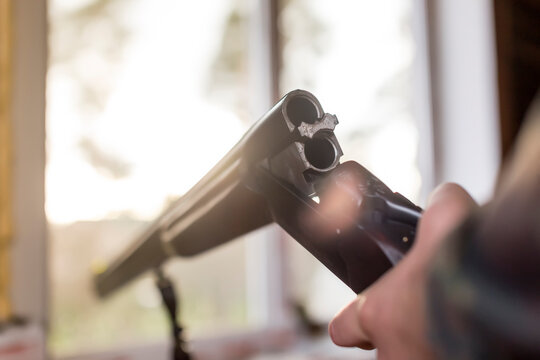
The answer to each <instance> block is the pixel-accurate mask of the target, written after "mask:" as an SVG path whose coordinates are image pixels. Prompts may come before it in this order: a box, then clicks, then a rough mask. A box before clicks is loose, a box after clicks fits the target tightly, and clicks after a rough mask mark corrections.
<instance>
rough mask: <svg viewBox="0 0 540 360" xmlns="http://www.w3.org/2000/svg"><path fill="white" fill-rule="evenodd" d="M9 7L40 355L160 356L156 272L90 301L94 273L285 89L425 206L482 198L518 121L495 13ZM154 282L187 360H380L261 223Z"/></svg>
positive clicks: (163, 340) (309, 4) (417, 3)
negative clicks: (444, 187) (447, 193)
mask: <svg viewBox="0 0 540 360" xmlns="http://www.w3.org/2000/svg"><path fill="white" fill-rule="evenodd" d="M2 1H3V2H5V3H6V4H7V3H10V2H9V1H6V0H2ZM524 3H526V4H528V2H527V1H524ZM10 6H11V10H9V11H10V14H11V15H10V16H9V17H6V19H8V20H9V21H10V24H11V23H12V24H11V25H10V24H8V25H9V26H12V27H13V28H12V29H11V30H10V28H9V26H7V27H5V26H4V29H7V31H5V33H7V34H8V35H9V34H12V35H10V36H12V37H13V38H14V39H15V40H14V41H12V42H11V43H12V44H14V45H13V46H12V47H11V48H7V50H6V51H10V54H12V55H9V57H10V58H14V59H15V60H13V61H11V62H9V63H7V65H6V69H7V71H8V72H7V73H10V72H12V74H13V75H12V78H13V81H10V82H9V83H7V84H8V85H10V86H11V90H9V89H8V90H9V93H10V94H11V95H9V96H10V98H11V99H12V100H13V105H12V116H11V117H12V118H13V119H14V120H13V121H12V128H13V137H12V139H11V140H10V141H11V142H12V143H13V145H12V146H11V145H10V146H11V148H12V149H11V150H10V151H13V154H14V155H13V158H14V161H13V164H14V165H13V167H12V168H10V167H9V166H8V167H6V169H7V170H6V171H8V172H11V173H12V174H13V176H12V178H13V179H14V180H13V181H12V182H11V183H9V182H8V183H7V184H8V185H10V186H11V187H12V188H13V191H12V198H13V201H12V203H13V206H11V205H9V204H8V205H6V207H5V209H8V210H9V211H8V212H11V213H12V215H13V216H12V217H13V219H12V222H13V223H14V226H13V228H14V229H16V230H14V231H9V232H8V235H9V236H10V237H12V238H13V239H12V241H13V244H14V245H13V247H14V254H13V257H12V262H13V265H12V268H13V269H14V270H13V280H12V281H11V283H12V285H11V286H12V287H13V291H12V292H13V293H14V295H13V296H12V298H13V300H12V302H13V303H14V304H15V305H13V306H11V307H12V308H13V309H14V310H13V311H15V312H19V313H21V314H23V315H25V316H27V317H29V318H30V319H32V320H33V321H34V322H35V323H37V324H38V326H37V327H38V329H41V330H42V331H44V333H45V334H46V336H45V337H46V339H47V351H46V353H47V354H48V356H49V357H51V358H55V359H94V358H96V359H112V358H118V357H119V356H120V357H121V358H129V359H138V358H141V359H142V358H155V359H165V358H167V342H168V336H169V333H168V332H169V329H168V324H167V319H166V317H165V313H164V310H163V308H162V306H161V299H160V297H159V294H158V293H157V290H156V289H155V284H154V279H153V278H152V277H151V276H150V275H148V276H143V277H141V278H140V279H138V280H137V281H135V282H132V283H130V284H129V285H128V286H126V287H125V288H123V289H122V290H121V291H119V292H118V293H117V294H115V295H114V296H112V297H110V298H107V299H106V300H105V301H103V300H100V299H98V298H97V297H96V295H95V293H94V290H93V284H92V271H93V270H96V269H99V268H101V267H103V265H104V264H105V263H107V262H108V261H110V260H111V259H113V258H114V257H115V256H117V255H118V254H119V253H121V252H122V251H123V250H124V249H125V248H126V247H127V246H128V245H129V244H130V243H131V242H132V241H133V240H134V238H135V236H137V235H138V234H140V233H141V232H142V231H143V230H144V229H145V228H146V227H147V226H148V224H149V223H150V222H151V221H152V220H153V219H155V218H156V217H157V216H158V215H159V214H160V213H161V212H162V211H163V210H164V209H165V208H166V207H167V206H168V205H169V204H171V202H172V201H174V200H176V199H178V198H179V197H180V196H182V194H183V193H185V192H186V191H187V190H189V188H190V187H191V186H192V185H194V184H195V183H196V182H197V181H198V180H199V179H200V178H201V177H202V176H203V175H204V174H205V173H206V172H207V171H208V170H209V169H210V168H211V167H212V166H213V165H214V164H215V163H217V162H218V161H219V159H220V158H221V157H222V156H223V155H224V154H225V153H226V152H227V150H229V149H230V148H231V147H232V146H233V145H234V144H235V143H236V142H237V141H238V140H239V138H240V137H241V136H242V134H243V133H244V132H245V131H246V130H247V129H248V128H249V126H250V125H251V124H252V123H253V122H254V121H256V120H257V119H258V117H260V116H261V115H262V114H264V113H265V112H266V111H267V110H268V109H269V108H270V107H271V106H272V104H273V103H275V102H276V101H277V100H278V99H279V98H280V97H281V96H283V95H284V94H286V93H287V92H289V91H291V90H294V89H297V88H300V89H305V90H308V91H310V92H312V93H313V94H314V95H315V96H316V97H317V98H318V99H319V100H320V102H321V104H322V106H323V108H324V110H325V111H326V112H330V113H333V114H336V115H337V117H338V119H339V121H340V124H339V125H338V127H337V128H336V134H337V137H338V139H339V141H340V143H341V146H342V148H343V152H344V154H345V155H344V157H343V160H349V159H354V160H355V161H357V162H359V163H361V164H363V165H364V166H365V167H367V168H368V169H370V170H371V171H372V172H373V173H374V174H376V175H377V176H378V177H379V178H380V179H381V180H383V181H384V182H385V183H386V184H387V185H388V186H389V187H390V188H391V189H392V190H394V191H398V192H400V193H401V194H403V195H405V196H406V197H408V198H409V199H411V200H412V201H413V202H415V203H418V204H421V205H423V204H424V203H425V199H426V197H427V194H428V193H429V192H430V191H431V190H432V189H433V188H434V186H435V185H436V184H437V183H440V182H442V181H457V182H459V183H461V184H463V185H464V186H465V187H466V188H467V189H468V190H469V191H470V192H471V193H472V194H473V196H474V197H475V198H476V199H477V200H479V201H480V202H484V201H486V200H487V199H488V198H489V196H490V193H491V191H492V189H493V186H494V184H495V180H496V173H497V170H498V167H499V164H500V161H501V159H502V157H503V155H504V154H505V153H506V152H507V151H508V149H509V148H510V146H511V142H512V139H513V135H512V134H514V135H515V132H516V131H517V128H518V127H519V123H518V122H519V121H520V120H515V119H521V115H520V111H521V110H520V109H521V108H517V107H516V108H512V106H510V105H508V101H509V100H508V98H507V97H505V94H506V93H505V92H502V91H501V92H500V93H499V92H498V91H497V81H498V78H497V72H498V73H499V74H501V72H503V71H504V70H505V69H506V68H504V66H505V63H504V61H503V60H504V59H505V57H504V56H506V55H504V54H506V53H505V51H506V50H505V49H508V48H505V47H504V46H505V44H504V43H501V41H500V40H498V39H497V37H496V32H495V27H496V25H497V29H501V28H502V29H504V26H506V25H505V24H507V23H505V21H504V20H505V19H504V16H503V15H504V14H507V13H508V11H507V10H508V9H507V8H508V7H509V6H511V5H508V4H507V2H504V1H499V2H497V1H489V0H482V1H475V2H469V1H465V0H459V1H449V0H448V1H434V2H427V1H421V0H383V1H376V2H374V1H330V0H317V1H308V0H223V1H210V0H199V1H171V0H153V1H150V0H129V1H128V0H76V1H75V0H49V1H48V2H47V3H45V2H41V1H31V0H25V1H21V2H11V5H10ZM505 6H506V8H505ZM524 6H525V5H524ZM526 6H529V5H526ZM530 6H533V5H530ZM30 9H32V11H29V10H30ZM497 11H498V12H497ZM501 14H502V15H501ZM496 15H498V17H496ZM501 16H502V17H501ZM496 19H497V21H498V22H496V21H495V20H496ZM501 19H502V20H501ZM501 24H502V25H501ZM13 34H14V35H13ZM497 46H498V47H497ZM497 54H498V55H497ZM501 54H503V55H501ZM497 56H498V62H497V61H496V59H497ZM17 59H18V60H17ZM497 66H498V68H497ZM508 69H511V67H510V65H509V67H508ZM508 69H507V71H508V72H507V74H510V75H508V76H507V77H506V80H507V81H510V80H512V79H514V78H512V77H511V75H512V74H513V75H515V74H514V73H512V72H511V71H510V70H508ZM503 73H504V72H503ZM515 76H516V77H517V75H515ZM508 79H510V80H508ZM2 80H3V81H4V79H2ZM499 81H501V80H500V78H499ZM499 84H501V83H500V82H499ZM524 97H525V95H524ZM45 104H46V106H45ZM505 106H506V107H505ZM501 109H502V110H501ZM505 111H506V112H505ZM17 119H21V120H17ZM9 131H11V130H9ZM4 144H7V143H5V142H4ZM6 164H8V163H7V162H6ZM8 193H9V192H8ZM9 194H11V193H9ZM43 208H44V210H43ZM28 209H31V210H30V211H29V210H28ZM239 216H241V214H239ZM166 271H167V273H168V274H169V275H170V276H171V277H172V278H173V280H174V282H175V285H176V286H177V289H178V290H179V292H180V295H181V317H180V318H181V321H182V323H183V325H185V327H186V329H187V330H186V331H187V335H188V338H189V339H190V340H192V341H193V342H192V346H193V349H195V350H196V351H198V352H199V354H200V355H199V356H200V358H216V359H239V358H245V359H250V358H251V359H274V358H275V359H307V358H310V359H312V358H317V359H349V358H350V359H352V358H355V359H358V358H366V359H372V358H375V353H374V352H364V351H360V350H345V349H339V348H337V347H335V346H333V345H332V344H331V343H330V340H329V339H328V337H327V335H326V324H327V322H328V321H329V320H330V319H331V317H332V315H333V314H334V313H335V312H337V311H338V310H339V309H340V308H341V307H342V306H343V305H344V304H346V303H347V302H348V301H349V300H350V299H352V298H354V296H355V294H353V293H352V292H351V291H350V290H349V289H348V288H347V287H346V286H345V285H343V284H341V283H340V282H339V280H338V279H337V278H335V277H334V276H333V275H332V274H331V273H330V272H329V271H327V270H326V269H325V268H324V267H323V266H322V265H320V264H319V263H318V262H317V261H316V260H315V259H314V258H313V257H312V256H311V255H310V254H309V253H307V252H306V251H305V250H304V249H303V248H301V247H300V246H299V245H298V244H297V243H296V242H295V241H294V240H293V239H291V238H289V237H288V236H287V235H286V234H284V233H283V232H282V231H280V230H279V229H277V228H276V227H274V226H270V227H269V228H265V229H262V230H260V231H257V232H256V233H254V234H249V235H248V236H245V237H243V238H241V239H237V240H235V241H233V242H230V243H228V244H226V245H224V246H221V247H219V248H217V249H215V250H212V251H210V252H208V253H205V254H203V255H200V256H197V257H195V258H189V259H182V258H177V259H174V260H172V261H169V262H168V263H167V266H166ZM23 283H24V284H25V285H21V284H23ZM28 289H31V290H28ZM0 290H1V289H0ZM0 295H1V291H0ZM44 329H46V330H44ZM209 349H213V350H212V351H213V352H212V351H211V350H209ZM43 354H45V352H43ZM218 354H219V355H218ZM265 354H266V355H265Z"/></svg>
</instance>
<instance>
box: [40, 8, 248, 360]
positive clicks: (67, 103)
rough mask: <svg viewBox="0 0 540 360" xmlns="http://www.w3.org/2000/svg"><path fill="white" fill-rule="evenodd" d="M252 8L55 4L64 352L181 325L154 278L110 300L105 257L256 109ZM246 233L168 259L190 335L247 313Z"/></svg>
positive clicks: (56, 267) (54, 229)
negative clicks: (99, 286)
mask: <svg viewBox="0 0 540 360" xmlns="http://www.w3.org/2000/svg"><path fill="white" fill-rule="evenodd" d="M245 9H246V6H245V4H244V3H243V2H241V1H234V0H230V1H219V2H215V1H210V0H203V1H195V2H193V1H190V2H187V1H174V2H171V1H165V0H159V1H156V0H136V1H125V0H108V1H103V0H79V1H73V0H53V1H51V2H50V3H49V11H50V14H49V17H50V56H51V57H50V67H49V73H48V90H47V100H48V114H47V115H48V120H47V150H48V156H47V158H48V159H47V170H46V171H47V173H46V176H47V184H46V189H47V203H46V210H47V216H48V219H49V222H50V231H51V259H52V260H51V277H52V280H51V286H52V291H51V298H52V331H51V342H52V350H53V351H54V352H55V353H56V354H66V353H71V352H74V351H77V352H78V351H85V350H92V351H95V350H97V349H99V348H104V347H109V346H115V347H117V346H121V345H122V344H129V343H133V342H136V341H139V340H143V341H152V340H153V339H154V340H155V339H158V338H165V337H166V336H168V324H167V322H166V319H165V316H164V313H163V310H162V309H161V307H160V299H159V297H158V296H157V292H156V291H155V290H154V284H153V279H152V278H151V277H149V276H147V277H145V278H143V279H140V280H138V281H135V282H134V283H133V284H131V285H129V286H128V287H126V288H124V289H122V290H121V291H120V292H119V293H118V294H115V295H113V296H112V297H111V298H109V299H107V300H106V301H100V300H99V299H97V298H96V296H95V295H94V292H93V288H92V282H91V268H92V266H101V265H100V264H101V263H102V262H103V261H107V260H110V259H112V258H114V256H115V255H117V254H118V253H119V252H121V251H122V250H123V249H125V247H126V246H127V244H128V243H130V242H131V241H132V240H133V238H134V237H135V236H136V235H137V234H139V233H140V232H141V231H142V230H143V229H144V228H145V227H146V226H147V225H148V222H149V221H150V220H152V219H153V218H154V217H155V216H157V215H158V214H159V213H160V212H161V211H162V210H163V209H164V208H165V207H166V206H167V204H169V203H170V202H171V201H172V200H174V199H176V198H178V196H180V195H181V194H182V193H183V192H185V191H186V190H188V189H189V188H190V187H191V186H192V185H193V184H194V183H195V182H196V181H197V180H199V179H200V178H201V177H202V175H204V174H205V173H206V172H207V171H208V170H209V169H210V168H211V167H212V166H213V165H214V164H215V163H216V162H217V161H218V160H219V159H220V158H221V157H222V156H223V155H224V154H225V153H226V151H227V150H228V149H229V148H231V147H232V146H233V145H234V143H235V142H236V141H237V140H238V139H239V138H240V136H241V135H242V134H243V132H244V131H245V129H246V128H247V127H248V125H249V122H250V121H252V119H251V117H250V116H247V113H248V111H247V107H248V106H249V104H248V103H246V101H245V99H246V98H247V95H246V94H247V93H248V89H247V82H248V74H247V64H246V56H247V36H248V34H247V29H246V27H247V19H246V17H247V15H246V13H245ZM244 245H245V244H244V241H235V242H232V243H230V244H228V245H225V246H223V247H222V248H219V249H217V250H215V251H212V252H210V253H208V254H207V255H205V256H203V257H200V258H194V259H187V260H186V259H182V260H178V261H176V260H175V261H171V262H170V263H169V264H168V266H167V270H168V272H169V273H171V274H172V277H173V278H174V280H175V283H176V284H178V286H179V291H180V293H181V296H182V320H183V323H184V324H186V325H187V327H188V328H189V330H190V334H197V333H200V332H202V331H203V330H204V331H205V334H206V333H208V329H210V330H211V331H219V330H222V329H231V328H236V327H243V326H245V325H246V322H247V317H246V301H245V299H246V289H245V287H246V285H245V263H244V258H245V255H244Z"/></svg>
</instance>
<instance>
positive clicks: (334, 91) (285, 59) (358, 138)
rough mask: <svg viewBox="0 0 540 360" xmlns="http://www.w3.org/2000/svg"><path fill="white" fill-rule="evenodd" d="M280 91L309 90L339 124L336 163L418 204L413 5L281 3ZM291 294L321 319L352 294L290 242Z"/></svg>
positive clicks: (393, 1)
mask: <svg viewBox="0 0 540 360" xmlns="http://www.w3.org/2000/svg"><path fill="white" fill-rule="evenodd" d="M281 4H282V6H281V9H282V10H281V13H280V29H281V40H282V44H283V45H282V64H283V69H282V73H281V77H280V88H281V89H282V92H286V91H288V90H289V89H294V88H304V89H307V90H310V91H312V92H313V93H314V94H315V95H316V96H317V97H318V98H319V100H320V101H321V103H322V105H323V107H324V109H325V111H327V112H331V113H335V114H336V115H337V117H338V119H339V121H340V124H339V125H338V126H337V127H336V135H337V137H338V140H339V141H340V143H341V146H342V148H343V152H344V154H345V155H344V157H343V158H342V159H343V161H346V160H355V161H357V162H359V163H361V164H362V165H364V166H366V167H367V168H368V169H370V171H372V172H373V173H374V174H375V175H376V176H377V177H379V178H380V179H381V180H382V181H384V182H385V183H386V184H387V185H388V186H389V187H390V188H391V189H392V190H394V191H398V192H400V193H402V194H403V195H405V196H406V197H408V198H409V199H411V200H413V201H417V200H418V194H419V190H420V185H421V182H420V175H419V171H418V167H417V148H418V130H417V129H418V127H417V125H416V123H415V121H414V114H413V106H412V103H413V96H415V91H414V86H413V85H414V84H413V81H414V79H413V71H412V64H413V61H414V55H415V49H414V41H413V35H412V29H411V28H412V16H411V15H412V14H411V12H412V0H407V1H403V0H383V1H345V2H339V3H337V2H335V1H331V0H320V1H309V0H287V1H282V3H281ZM290 244H291V253H290V269H289V273H290V274H291V277H292V279H291V285H292V286H291V291H293V292H294V293H295V296H296V297H297V298H300V299H303V300H304V301H305V302H306V303H307V306H308V308H309V309H311V313H312V314H313V315H314V316H316V317H318V318H321V319H322V320H328V319H329V318H330V317H331V316H332V315H333V314H334V313H335V312H336V311H337V310H338V309H339V308H340V307H341V306H343V304H345V301H346V300H345V299H346V298H347V297H352V296H354V294H352V292H351V291H350V290H349V289H348V288H346V287H345V285H343V284H341V283H340V282H339V281H338V280H337V278H335V276H333V275H332V274H330V272H329V271H328V270H326V269H325V268H324V267H322V265H320V264H319V263H318V262H317V261H315V260H314V259H313V257H311V255H309V254H307V253H306V252H305V251H304V250H303V249H302V248H300V247H299V246H298V245H297V244H295V243H294V242H293V241H291V242H290Z"/></svg>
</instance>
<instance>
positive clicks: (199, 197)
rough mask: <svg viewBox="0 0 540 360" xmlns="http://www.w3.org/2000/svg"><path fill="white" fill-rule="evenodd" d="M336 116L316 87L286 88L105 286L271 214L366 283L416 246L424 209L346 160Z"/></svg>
mask: <svg viewBox="0 0 540 360" xmlns="http://www.w3.org/2000/svg"><path fill="white" fill-rule="evenodd" d="M337 124H338V120H337V118H336V116H335V115H331V114H328V113H325V112H324V111H323V108H322V106H321V104H320V103H319V101H318V100H317V98H316V97H315V96H314V95H313V94H311V93H309V92H307V91H304V90H295V91H292V92H290V93H288V94H287V95H285V96H284V97H283V98H282V99H281V100H279V101H278V103H277V104H276V105H274V107H272V108H271V109H270V110H269V111H268V112H267V113H266V114H264V116H263V117H262V118H261V119H259V120H258V121H257V122H256V123H255V124H254V125H253V126H252V127H251V128H250V129H249V130H248V131H247V132H246V133H245V134H244V136H243V137H242V138H241V139H240V141H239V142H238V143H237V144H236V145H235V146H234V147H233V148H232V149H231V150H230V151H229V152H228V153H227V154H226V155H225V157H223V159H222V160H221V161H220V162H219V163H218V164H217V165H215V166H214V167H213V168H212V169H211V170H210V171H209V172H208V173H207V174H206V175H205V176H204V177H203V178H202V179H201V180H200V181H199V182H198V183H197V184H196V185H195V186H193V188H192V189H190V190H189V191H188V192H187V193H186V194H185V195H184V196H182V197H181V198H180V199H178V200H177V201H176V202H175V203H174V204H173V205H172V206H171V207H170V208H169V209H168V210H166V211H165V212H164V213H163V214H162V215H161V216H159V217H158V218H157V219H156V220H155V221H154V222H153V223H152V224H151V225H150V226H149V228H148V229H147V230H146V231H145V232H144V233H143V234H142V235H141V236H139V237H138V238H137V239H135V241H134V242H133V243H132V245H131V246H130V247H129V248H128V249H126V251H125V252H124V253H123V254H122V255H121V256H120V257H118V258H117V259H115V260H113V261H112V263H111V264H110V265H109V266H107V268H106V269H105V270H104V271H102V272H101V273H99V274H97V275H96V276H95V285H96V290H97V293H98V295H99V296H101V297H105V296H107V295H109V294H111V293H112V292H114V291H115V290H117V289H118V288H119V287H121V286H123V285H124V284H126V283H127V282H129V281H130V280H132V279H134V278H136V277H137V276H139V275H140V274H142V273H143V272H145V271H147V270H150V269H155V268H158V267H159V266H160V265H161V264H162V263H164V262H165V261H166V260H167V259H168V258H169V257H172V256H183V257H189V256H194V255H197V254H201V253H203V252H205V251H206V250H209V249H212V248H215V247H216V246H219V245H221V244H224V243H226V242H228V241H231V240H233V239H235V238H237V237H239V236H241V235H243V234H246V233H248V232H250V231H253V230H255V229H258V228H260V227H263V226H265V225H267V224H270V223H272V222H276V223H277V224H279V225H280V226H281V227H282V228H283V229H284V230H285V231H286V232H288V233H289V234H290V235H291V236H292V237H293V238H294V239H295V240H296V241H298V242H299V243H300V244H301V245H302V246H303V247H304V248H306V249H307V250H308V251H309V252H310V253H311V254H312V255H313V256H315V257H316V258H317V259H318V260H319V261H320V262H321V263H322V264H324V265H325V266H326V267H327V268H328V269H330V270H331V271H332V272H333V273H334V274H335V275H336V276H337V277H338V278H339V279H341V280H342V281H343V282H344V283H345V284H347V285H348V286H349V287H350V288H351V289H352V290H353V291H354V292H355V293H359V292H361V291H362V290H363V289H364V288H366V287H367V286H369V285H370V284H372V283H373V282H374V281H375V280H376V279H377V278H379V277H380V276H381V275H382V274H383V273H384V272H385V271H387V270H388V269H389V268H391V267H392V266H393V265H394V264H396V263H397V262H398V261H399V260H400V259H401V258H402V257H403V256H404V254H405V253H406V252H407V251H408V250H409V249H410V247H411V246H412V244H413V243H414V238H415V231H416V225H417V222H418V220H419V219H420V216H421V211H422V210H421V209H420V208H419V207H418V206H416V205H414V204H413V203H412V202H410V201H409V200H407V199H406V198H405V197H404V196H402V195H400V194H399V193H394V192H392V191H391V190H390V189H389V188H388V187H387V186H386V185H385V184H384V183H383V182H381V181H380V180H379V179H378V178H377V177H375V176H374V175H373V174H371V173H370V172H369V171H368V170H367V169H365V168H364V167H363V166H361V165H360V164H358V163H356V162H354V161H349V162H345V163H340V158H341V156H342V155H343V153H342V150H341V147H340V145H339V142H338V140H337V138H336V136H335V134H334V129H335V126H336V125H337Z"/></svg>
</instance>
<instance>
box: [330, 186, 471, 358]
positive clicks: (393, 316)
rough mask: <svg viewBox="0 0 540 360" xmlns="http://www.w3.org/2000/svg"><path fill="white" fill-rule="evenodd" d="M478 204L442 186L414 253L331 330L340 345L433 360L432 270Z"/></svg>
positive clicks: (432, 201)
mask: <svg viewBox="0 0 540 360" xmlns="http://www.w3.org/2000/svg"><path fill="white" fill-rule="evenodd" d="M475 206H476V204H475V202H474V200H473V199H472V198H471V197H470V196H469V194H467V192H466V191H465V190H464V189H463V188H461V187H460V186H458V185H456V184H444V185H442V186H439V187H438V188H437V189H436V190H435V191H434V192H433V193H432V195H431V197H430V200H429V203H428V206H427V208H426V210H425V212H424V214H423V215H422V218H421V220H420V223H419V225H418V232H417V236H416V241H415V244H414V246H413V248H412V249H411V250H410V252H409V253H408V254H407V256H406V257H405V258H404V259H403V260H402V261H401V262H400V263H399V264H398V265H397V266H396V267H395V268H393V269H392V270H390V271H389V272H387V273H386V274H385V275H384V276H383V277H381V278H380V279H379V280H378V281H377V282H376V283H374V284H373V285H372V286H370V287H369V288H368V289H366V290H365V291H364V292H362V293H361V294H360V295H358V297H357V298H356V299H355V300H354V301H353V302H351V303H350V304H349V305H347V306H346V307H345V308H343V310H341V311H340V312H339V313H338V314H337V315H336V316H335V318H334V319H333V320H332V322H331V323H330V325H329V329H328V330H329V333H330V336H331V338H332V340H333V341H334V343H336V344H337V345H340V346H348V347H353V346H357V347H360V348H363V349H373V348H377V349H378V358H379V359H414V360H420V359H432V358H435V352H434V348H433V346H432V345H431V344H430V342H429V336H428V333H427V319H426V313H427V311H426V299H425V297H426V284H427V278H428V275H429V266H430V264H431V260H432V259H433V257H434V256H435V254H436V252H437V250H438V249H439V247H440V245H441V243H442V242H443V241H444V239H445V238H446V235H447V234H448V233H449V232H450V231H451V230H452V229H453V228H454V227H456V226H457V225H458V224H459V223H460V222H461V221H462V220H463V218H464V217H465V216H466V215H467V214H468V213H469V212H470V211H471V209H472V208H473V207H475Z"/></svg>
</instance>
